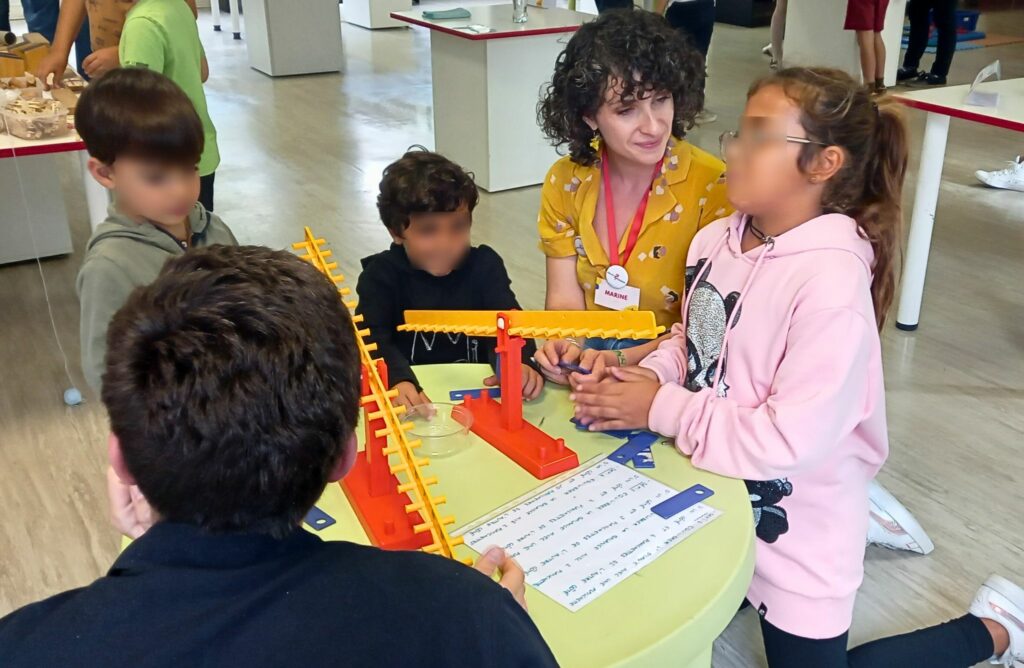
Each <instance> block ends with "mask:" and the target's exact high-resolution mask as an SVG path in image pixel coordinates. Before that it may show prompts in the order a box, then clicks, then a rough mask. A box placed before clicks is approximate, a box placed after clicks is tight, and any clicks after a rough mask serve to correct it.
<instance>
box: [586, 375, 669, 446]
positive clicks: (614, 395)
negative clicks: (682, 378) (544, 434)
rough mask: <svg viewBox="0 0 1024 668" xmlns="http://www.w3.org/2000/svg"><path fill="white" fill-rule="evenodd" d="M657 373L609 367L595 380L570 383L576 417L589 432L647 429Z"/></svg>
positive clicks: (657, 382)
mask: <svg viewBox="0 0 1024 668" xmlns="http://www.w3.org/2000/svg"><path fill="white" fill-rule="evenodd" d="M659 388H661V383H660V382H659V381H658V375H657V374H656V373H654V372H653V371H651V370H650V369H644V368H642V367H612V368H610V369H609V370H608V375H607V377H605V378H604V380H601V381H600V382H597V383H574V384H573V388H572V389H573V392H572V394H570V395H569V399H570V400H571V401H574V402H576V410H575V414H576V417H577V418H578V419H579V421H580V424H583V425H585V426H586V427H587V429H589V430H590V431H607V430H609V429H648V428H649V426H648V415H649V414H650V412H651V404H653V403H654V396H655V395H656V394H657V393H658V389H659Z"/></svg>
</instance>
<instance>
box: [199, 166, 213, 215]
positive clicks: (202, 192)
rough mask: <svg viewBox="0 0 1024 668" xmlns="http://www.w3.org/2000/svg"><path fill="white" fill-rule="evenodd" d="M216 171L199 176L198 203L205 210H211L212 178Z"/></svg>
mask: <svg viewBox="0 0 1024 668" xmlns="http://www.w3.org/2000/svg"><path fill="white" fill-rule="evenodd" d="M216 176H217V172H214V173H213V174H207V175H206V176H200V177H199V203H200V204H202V205H203V208H204V209H206V210H207V211H213V179H214V178H215V177H216Z"/></svg>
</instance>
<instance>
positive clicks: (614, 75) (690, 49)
mask: <svg viewBox="0 0 1024 668" xmlns="http://www.w3.org/2000/svg"><path fill="white" fill-rule="evenodd" d="M704 76H705V75H704V57H703V56H701V54H700V52H699V51H698V50H697V49H696V48H694V46H693V45H692V44H691V43H690V40H689V38H687V37H686V36H684V35H683V33H682V32H680V31H679V30H676V29H675V28H673V27H672V26H670V25H669V24H668V22H667V21H666V20H665V19H664V17H661V16H658V15H656V14H653V13H651V12H645V11H634V10H629V9H623V10H614V11H610V12H606V13H604V14H601V15H600V16H599V17H598V18H597V19H596V20H594V21H591V22H590V23H585V24H583V25H582V26H580V29H579V30H577V31H576V33H575V34H574V35H573V36H572V39H570V40H569V43H568V44H567V45H566V47H565V50H564V51H562V53H561V54H559V56H558V60H557V61H556V62H555V73H554V75H553V76H552V78H551V83H549V84H548V85H547V87H546V89H545V90H544V92H543V96H542V98H541V101H540V103H539V104H538V105H537V123H538V125H540V127H541V129H542V130H543V131H544V134H545V135H547V136H548V138H549V139H550V140H551V142H552V144H554V145H555V146H557V147H561V146H564V145H568V147H569V155H571V156H572V159H573V161H574V162H576V163H578V164H581V165H592V164H594V162H596V161H597V152H596V151H595V150H594V149H593V148H592V147H591V146H590V141H591V139H592V138H593V136H594V131H593V130H591V129H590V126H588V125H587V124H586V122H585V121H584V120H583V117H584V116H594V115H595V114H596V113H597V110H598V109H599V108H600V107H601V105H602V104H603V103H604V100H605V95H606V94H607V92H608V87H609V85H612V84H613V83H617V82H622V84H623V88H622V91H621V93H620V95H621V96H622V98H623V99H625V98H627V97H637V98H640V97H645V96H647V95H649V94H650V92H651V91H667V92H669V93H671V94H672V100H673V102H674V103H675V118H673V120H672V135H673V136H675V137H678V138H680V139H681V138H682V137H684V136H686V131H687V130H689V129H690V128H692V127H693V124H694V119H695V118H696V116H697V114H698V113H699V112H700V110H701V109H703V108H704Z"/></svg>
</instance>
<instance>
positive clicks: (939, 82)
mask: <svg viewBox="0 0 1024 668" xmlns="http://www.w3.org/2000/svg"><path fill="white" fill-rule="evenodd" d="M917 83H919V84H924V85H925V86H945V85H946V77H940V76H939V75H938V74H932V73H930V72H929V73H928V74H925V73H924V72H921V76H919V77H918V78H917Z"/></svg>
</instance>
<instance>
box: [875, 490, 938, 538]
mask: <svg viewBox="0 0 1024 668" xmlns="http://www.w3.org/2000/svg"><path fill="white" fill-rule="evenodd" d="M868 518H869V521H868V543H869V544H871V543H874V544H875V545H880V546H881V547H886V548H889V549H890V550H907V551H908V552H917V553H918V554H929V553H930V552H931V551H932V550H934V549H935V545H934V544H932V541H931V539H930V538H929V537H928V534H927V533H925V530H924V529H923V528H921V525H920V524H918V522H917V520H916V519H914V516H913V515H911V514H910V511H909V510H907V509H906V508H904V507H903V504H902V503H900V502H899V501H897V500H896V497H895V496H893V495H892V494H890V493H889V491H888V490H886V489H885V488H884V487H882V485H881V484H880V483H879V482H878V481H877V480H872V481H871V485H870V486H869V487H868Z"/></svg>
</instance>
